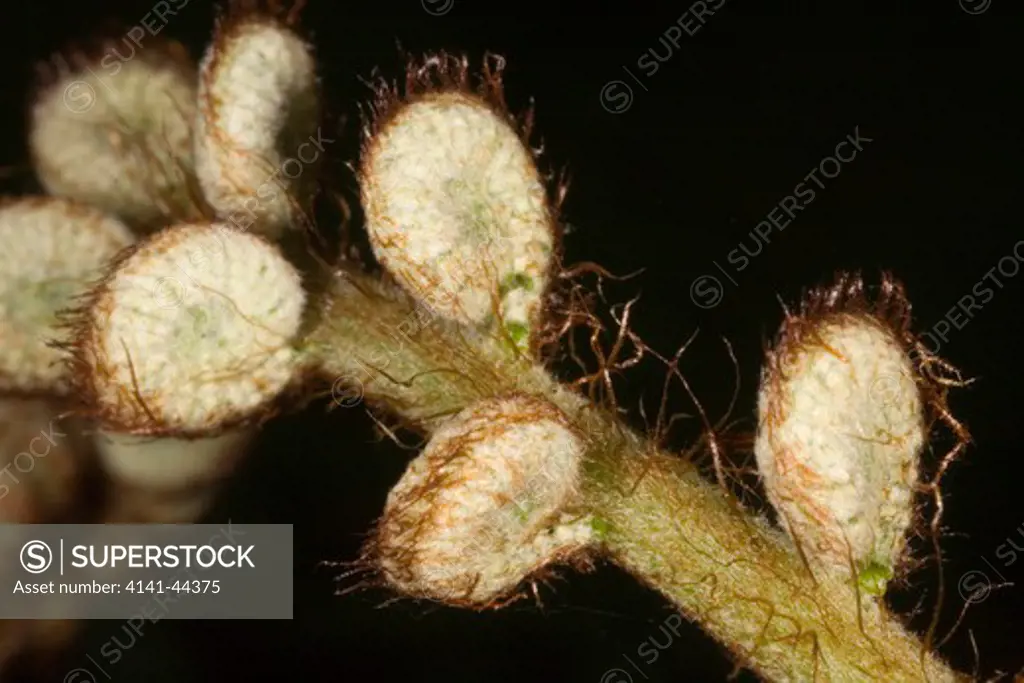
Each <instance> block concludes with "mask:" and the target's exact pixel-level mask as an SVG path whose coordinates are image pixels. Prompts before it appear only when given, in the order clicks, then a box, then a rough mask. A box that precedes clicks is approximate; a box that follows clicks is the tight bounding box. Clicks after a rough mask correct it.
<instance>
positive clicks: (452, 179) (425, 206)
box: [360, 90, 556, 347]
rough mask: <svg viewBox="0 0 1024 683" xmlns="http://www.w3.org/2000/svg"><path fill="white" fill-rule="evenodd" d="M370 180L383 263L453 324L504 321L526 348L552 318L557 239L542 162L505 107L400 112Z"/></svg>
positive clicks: (390, 122)
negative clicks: (545, 310) (549, 306)
mask: <svg viewBox="0 0 1024 683" xmlns="http://www.w3.org/2000/svg"><path fill="white" fill-rule="evenodd" d="M394 107H395V110H394V111H390V112H387V115H386V117H383V119H384V120H383V121H380V122H378V129H377V131H376V133H375V134H374V135H373V136H372V137H371V138H370V139H369V140H368V142H367V144H366V146H365V149H364V152H363V159H362V170H361V174H360V179H361V190H362V198H363V206H364V207H365V210H366V223H367V228H368V230H369V236H370V242H371V244H372V246H373V250H374V253H375V254H376V256H377V258H378V260H379V261H380V262H381V264H382V265H383V266H384V267H385V268H386V269H387V270H388V271H389V272H390V273H391V275H392V276H394V278H395V279H396V280H397V281H398V282H399V284H401V285H402V286H403V287H404V288H405V289H407V290H408V291H409V292H411V293H412V294H413V295H415V296H417V297H418V298H420V299H422V300H424V301H425V302H426V304H427V305H428V306H430V307H431V308H433V309H434V310H435V311H436V312H438V313H439V314H441V315H444V316H446V317H448V318H452V319H455V320H460V321H464V322H468V323H471V324H476V325H485V326H486V325H489V324H492V321H493V320H495V319H500V320H501V321H502V323H503V326H504V328H505V332H506V333H507V334H508V335H509V336H511V338H512V339H513V341H515V342H516V344H517V345H519V346H520V347H527V346H528V345H529V337H530V335H531V334H532V333H533V332H534V331H535V330H536V328H537V326H538V324H539V317H540V315H541V302H542V300H543V296H544V293H545V290H546V289H547V286H548V282H549V278H550V270H551V267H552V263H553V254H554V250H555V247H556V244H555V241H556V234H555V228H554V222H553V217H552V215H551V212H550V210H549V207H548V202H547V195H546V190H545V187H544V183H543V182H542V180H541V177H540V175H539V173H538V171H537V167H536V164H535V162H534V159H533V155H532V153H531V151H530V149H529V148H528V147H527V145H526V144H525V143H524V142H523V140H522V139H521V136H520V134H519V133H518V132H517V131H516V130H515V129H514V128H513V127H512V125H511V124H510V123H509V121H508V120H507V116H506V115H502V114H501V113H499V111H498V110H497V107H496V105H492V104H490V103H488V102H486V101H485V100H484V99H482V98H480V97H478V96H476V95H473V94H469V93H464V92H460V91H458V90H451V91H440V92H430V93H426V94H423V95H421V96H418V97H416V98H414V99H412V100H411V101H409V102H407V103H403V102H398V103H396V104H394Z"/></svg>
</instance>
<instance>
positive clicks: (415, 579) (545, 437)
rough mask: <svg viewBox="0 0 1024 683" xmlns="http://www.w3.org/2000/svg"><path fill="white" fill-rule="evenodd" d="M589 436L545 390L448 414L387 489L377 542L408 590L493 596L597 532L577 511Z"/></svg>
mask: <svg viewBox="0 0 1024 683" xmlns="http://www.w3.org/2000/svg"><path fill="white" fill-rule="evenodd" d="M583 454H584V442H583V440H582V439H581V437H580V436H579V435H578V434H577V433H576V432H575V430H574V429H573V428H572V426H571V425H570V424H569V423H568V421H567V419H566V417H565V415H564V414H563V413H561V411H559V410H558V409H557V408H555V407H554V406H552V405H551V404H549V403H547V402H546V401H543V400H541V399H538V398H533V397H527V396H509V397H504V398H496V399H489V400H484V401H480V402H478V403H476V404H474V405H472V406H470V407H469V408H466V409H465V410H463V411H462V412H461V413H459V414H458V415H456V416H455V417H453V418H451V419H450V420H449V421H448V422H446V423H445V424H443V425H442V426H441V427H440V428H439V429H438V430H437V431H436V432H435V433H434V435H433V437H432V438H431V440H430V442H429V443H428V445H427V447H426V449H425V450H424V451H423V453H422V454H420V455H419V457H417V458H416V459H415V460H413V461H412V463H410V465H409V467H408V469H407V470H406V472H405V474H404V475H403V477H402V479H401V480H400V481H399V482H398V484H397V485H396V486H395V487H394V488H393V489H392V491H391V493H390V495H389V496H388V500H387V504H386V506H385V510H384V515H383V517H382V519H381V522H380V525H379V527H378V536H377V541H376V545H375V550H376V557H377V563H378V566H379V568H380V570H381V571H382V573H383V575H384V577H385V578H386V579H387V581H388V583H389V584H390V585H391V586H392V587H394V588H396V589H398V590H400V591H401V592H403V593H404V594H406V595H409V596H412V597H418V598H427V599H433V600H440V601H445V602H449V603H453V604H469V605H476V606H487V605H488V604H492V603H494V602H495V601H497V600H498V599H500V598H503V597H507V596H509V595H510V594H512V593H513V592H514V591H515V589H516V587H517V586H518V585H519V584H520V583H521V582H522V581H523V580H524V579H526V578H528V577H530V576H531V575H532V574H533V573H534V572H536V571H537V570H539V569H540V568H542V567H544V566H546V565H548V564H551V563H554V562H557V561H560V560H565V559H569V558H570V557H571V556H573V555H574V554H575V553H577V552H578V551H580V550H581V549H582V548H584V547H585V546H586V545H587V544H588V543H590V542H591V540H592V538H593V530H592V529H591V526H590V523H589V520H588V519H584V518H582V516H580V515H577V516H576V517H574V516H573V514H572V512H571V507H572V505H573V503H574V501H575V500H576V497H577V496H578V487H579V484H580V476H581V473H580V466H581V462H582V458H583Z"/></svg>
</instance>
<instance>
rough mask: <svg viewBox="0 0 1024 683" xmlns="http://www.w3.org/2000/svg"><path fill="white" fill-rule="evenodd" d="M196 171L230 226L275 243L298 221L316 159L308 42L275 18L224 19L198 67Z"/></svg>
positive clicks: (316, 113)
mask: <svg viewBox="0 0 1024 683" xmlns="http://www.w3.org/2000/svg"><path fill="white" fill-rule="evenodd" d="M200 70H201V74H200V89H199V111H198V118H197V120H196V121H197V123H196V140H195V143H196V172H197V175H198V177H199V182H200V185H201V186H202V188H203V192H204V194H205V195H206V199H207V201H208V202H209V203H210V205H211V206H212V207H213V208H214V210H215V211H216V212H217V214H218V215H219V216H220V217H222V218H224V219H228V218H230V220H231V221H232V223H234V224H235V225H236V226H237V227H244V228H246V229H248V228H250V227H252V228H253V229H254V230H257V231H259V232H261V233H263V234H266V235H268V236H271V237H276V236H279V235H280V234H281V232H282V231H283V230H284V229H286V228H287V227H289V226H293V225H294V224H295V223H297V222H298V221H299V220H300V219H301V217H302V215H303V213H304V211H305V209H306V207H305V206H304V204H305V203H306V202H307V200H308V198H309V195H310V190H311V189H312V188H313V187H314V182H313V181H314V180H315V177H316V172H315V165H316V164H317V163H318V162H319V160H320V157H321V156H322V153H323V149H322V148H321V147H320V146H319V142H320V140H319V137H318V136H317V135H316V132H317V124H318V121H319V118H320V96H319V89H318V84H317V75H316V63H315V62H314V60H313V55H312V51H311V48H310V46H309V45H308V44H307V43H306V42H305V41H304V40H303V39H302V38H300V37H299V36H298V35H297V34H296V33H295V32H294V31H293V30H292V28H291V27H290V26H288V25H287V24H286V23H285V22H284V21H281V20H278V19H276V18H274V17H271V16H268V15H263V14H259V13H255V14H249V15H245V16H242V17H240V18H228V19H227V20H225V21H223V22H222V24H221V25H220V26H218V31H217V35H216V37H215V39H214V41H213V43H211V45H210V47H209V48H208V49H207V52H206V55H205V56H204V57H203V61H202V64H201V66H200Z"/></svg>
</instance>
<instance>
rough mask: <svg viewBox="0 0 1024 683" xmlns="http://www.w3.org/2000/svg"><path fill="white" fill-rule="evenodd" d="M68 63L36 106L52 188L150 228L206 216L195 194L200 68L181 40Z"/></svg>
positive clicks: (37, 141) (42, 158) (39, 143)
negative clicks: (125, 55)
mask: <svg viewBox="0 0 1024 683" xmlns="http://www.w3.org/2000/svg"><path fill="white" fill-rule="evenodd" d="M112 54H113V53H110V52H107V53H106V56H105V57H104V58H103V59H102V60H99V63H96V60H90V59H89V58H87V57H84V56H81V55H78V56H77V58H76V60H75V61H76V65H75V67H74V68H71V67H69V66H67V64H66V62H62V63H60V64H59V65H58V68H57V70H56V73H55V74H53V75H52V77H51V79H50V82H48V83H47V84H46V85H44V86H43V87H41V88H40V91H39V94H38V96H37V99H36V102H35V104H34V106H33V108H32V119H31V130H30V133H29V142H30V149H31V152H32V158H33V162H34V165H35V169H36V173H37V174H38V176H39V179H40V181H41V182H42V184H43V186H44V187H45V188H46V189H47V191H48V192H50V193H51V194H54V195H59V196H65V197H70V198H73V199H77V200H80V201H83V202H86V203H89V204H92V205H94V206H97V207H100V208H102V209H105V210H106V211H109V212H111V213H113V214H116V215H118V216H120V217H122V218H124V219H125V220H127V221H129V222H132V223H134V224H138V225H140V226H146V227H149V226H152V225H154V224H159V223H161V222H165V221H166V220H167V219H168V218H170V217H174V218H177V219H189V218H195V217H198V215H199V213H198V211H199V209H198V207H196V206H195V202H194V199H193V196H192V194H191V188H190V184H191V183H192V182H194V181H193V180H192V178H193V177H194V176H193V169H192V121H193V120H194V118H195V108H196V74H195V66H194V64H193V63H192V62H191V61H190V60H189V59H188V57H187V55H186V54H185V52H184V48H182V47H181V46H180V45H178V44H176V43H168V44H165V43H160V42H158V41H157V42H155V43H154V44H153V45H150V46H147V48H146V49H144V50H141V51H140V52H139V53H138V54H137V55H135V57H134V58H133V59H130V60H127V61H120V60H118V59H112V58H111V56H112Z"/></svg>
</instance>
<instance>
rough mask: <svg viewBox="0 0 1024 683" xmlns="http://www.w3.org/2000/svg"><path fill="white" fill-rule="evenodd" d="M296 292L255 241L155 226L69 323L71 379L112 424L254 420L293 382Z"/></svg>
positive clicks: (150, 428)
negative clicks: (72, 349) (73, 372)
mask: <svg viewBox="0 0 1024 683" xmlns="http://www.w3.org/2000/svg"><path fill="white" fill-rule="evenodd" d="M304 305H305V294H304V291H303V289H302V284H301V282H300V278H299V274H298V273H297V272H296V270H295V269H294V267H293V266H292V265H291V264H290V263H289V262H288V261H287V260H285V258H284V257H283V256H282V255H281V253H280V251H279V250H278V249H277V248H276V247H275V246H273V245H271V244H269V243H267V242H266V241H264V240H263V239H262V238H260V237H258V236H256V235H252V234H249V233H244V232H241V231H239V230H235V229H233V228H229V227H228V226H225V225H222V224H217V223H214V224H212V225H211V224H184V225H180V226H175V227H173V228H169V229H166V230H164V231H161V232H159V233H157V234H155V235H153V236H151V237H149V238H147V239H146V240H145V241H143V242H141V243H139V244H138V245H137V247H136V248H135V249H134V250H132V252H131V253H129V254H127V255H126V256H125V257H123V258H122V259H119V260H118V262H117V263H115V264H114V266H113V268H112V269H111V271H110V273H109V274H108V275H107V277H106V278H105V279H104V281H103V282H101V283H100V284H99V285H98V286H97V287H96V289H95V290H94V291H93V292H92V294H91V300H90V302H89V304H88V306H87V307H86V308H85V309H84V310H83V311H82V312H81V313H80V318H79V320H78V321H77V322H76V338H75V344H76V358H77V361H78V370H77V372H76V380H77V381H78V382H79V384H80V389H81V390H82V392H83V395H84V399H85V401H86V403H87V404H88V405H89V406H90V407H92V408H93V409H94V410H95V411H96V412H97V413H98V417H99V418H100V419H101V422H102V423H103V426H104V427H106V428H109V429H111V430H112V431H118V432H126V433H137V434H153V435H156V434H164V435H166V434H170V435H175V436H205V435H211V433H219V432H220V431H221V430H223V428H225V427H226V426H229V425H232V424H237V423H242V422H247V421H251V420H253V419H255V418H257V417H259V416H260V414H261V413H262V412H265V409H266V408H267V406H268V405H269V404H270V402H271V401H273V400H274V399H275V398H276V397H277V395H278V394H279V393H280V392H281V391H282V390H283V389H284V388H286V387H287V386H288V385H289V384H290V383H291V382H292V380H293V379H294V378H295V376H296V373H297V371H298V353H297V351H296V350H295V349H294V348H293V346H292V342H293V341H294V338H295V335H296V334H297V332H298V329H299V324H300V321H301V319H302V313H303V307H304Z"/></svg>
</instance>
